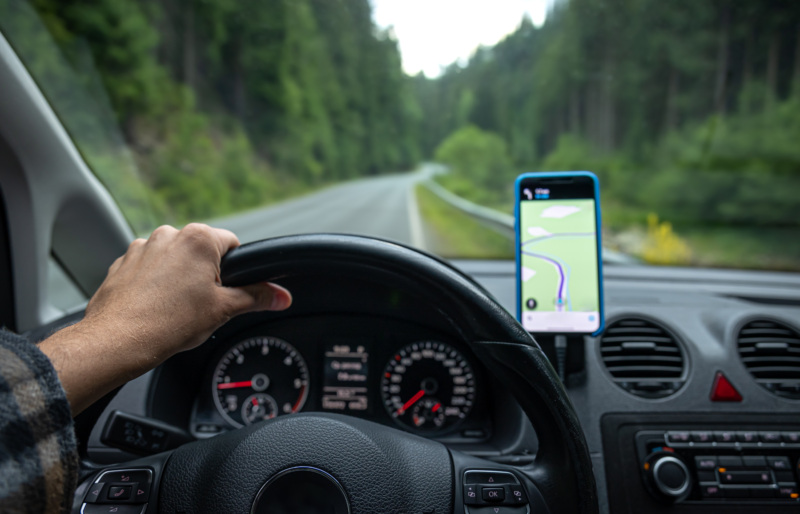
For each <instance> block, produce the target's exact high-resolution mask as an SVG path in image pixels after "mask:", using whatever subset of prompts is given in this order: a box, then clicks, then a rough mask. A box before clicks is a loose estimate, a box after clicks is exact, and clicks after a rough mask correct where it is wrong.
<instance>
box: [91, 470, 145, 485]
mask: <svg viewBox="0 0 800 514" xmlns="http://www.w3.org/2000/svg"><path fill="white" fill-rule="evenodd" d="M152 477H153V472H152V471H150V470H149V469H123V470H119V471H106V472H105V473H103V474H102V475H100V478H99V479H98V480H97V481H98V482H120V483H123V484H126V483H134V482H144V483H146V484H149V483H150V481H151V480H152Z"/></svg>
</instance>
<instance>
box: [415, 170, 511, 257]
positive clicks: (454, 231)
mask: <svg viewBox="0 0 800 514" xmlns="http://www.w3.org/2000/svg"><path fill="white" fill-rule="evenodd" d="M416 195H417V203H418V204H419V209H420V213H421V214H422V219H423V220H424V221H425V224H426V226H427V229H428V236H429V238H428V240H429V242H430V244H432V245H433V248H431V250H432V251H433V252H434V253H436V254H437V255H440V256H442V257H450V258H467V259H513V258H514V241H512V240H511V239H509V238H507V237H505V236H503V235H501V234H498V233H497V232H495V231H494V230H492V229H490V228H488V227H486V226H484V225H482V224H481V223H480V222H478V221H476V220H475V219H473V218H472V217H470V216H469V215H467V214H464V213H463V212H461V211H460V210H458V209H456V208H455V207H453V206H451V205H450V204H448V203H447V202H445V201H444V200H442V199H441V198H439V197H438V196H436V195H435V194H434V193H432V192H431V191H430V190H429V189H428V188H427V187H425V186H424V185H422V184H419V185H417V187H416Z"/></svg>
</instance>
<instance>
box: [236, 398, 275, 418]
mask: <svg viewBox="0 0 800 514" xmlns="http://www.w3.org/2000/svg"><path fill="white" fill-rule="evenodd" d="M277 415H278V404H277V403H275V400H274V399H273V398H272V396H270V395H268V394H264V393H256V394H252V395H250V396H248V397H247V399H246V400H245V401H244V404H243V405H242V420H243V421H244V422H245V424H246V425H252V424H253V423H258V422H259V421H266V420H268V419H272V418H274V417H275V416H277Z"/></svg>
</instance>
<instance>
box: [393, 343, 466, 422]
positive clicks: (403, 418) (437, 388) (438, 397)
mask: <svg viewBox="0 0 800 514" xmlns="http://www.w3.org/2000/svg"><path fill="white" fill-rule="evenodd" d="M381 389H382V393H383V405H384V407H385V408H386V412H387V413H388V414H389V416H391V417H392V418H393V419H394V420H395V422H397V423H398V424H400V425H402V426H404V427H406V428H410V429H412V430H415V431H418V432H435V431H444V430H447V429H451V428H453V427H455V426H456V425H458V424H459V423H460V422H461V421H462V420H463V419H465V418H466V417H467V416H468V415H469V413H470V411H471V410H472V404H473V402H474V400H475V374H474V373H473V372H472V368H471V367H470V365H469V363H468V362H467V360H466V359H465V358H464V356H463V355H462V354H461V353H460V352H459V351H458V350H456V349H455V348H453V347H452V346H450V345H448V344H445V343H439V342H435V341H425V342H420V343H412V344H410V345H408V346H405V347H404V348H402V349H401V350H400V351H398V352H397V353H396V354H395V355H394V356H392V358H391V360H390V361H389V363H388V364H387V365H386V369H385V370H384V372H383V378H382V379H381Z"/></svg>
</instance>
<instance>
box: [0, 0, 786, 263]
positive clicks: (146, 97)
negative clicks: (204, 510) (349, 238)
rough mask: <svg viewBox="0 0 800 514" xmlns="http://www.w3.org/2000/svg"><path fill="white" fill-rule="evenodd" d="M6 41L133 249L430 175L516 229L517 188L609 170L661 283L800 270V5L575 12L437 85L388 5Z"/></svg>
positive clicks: (16, 25)
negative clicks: (358, 188)
mask: <svg viewBox="0 0 800 514" xmlns="http://www.w3.org/2000/svg"><path fill="white" fill-rule="evenodd" d="M424 14H425V13H420V16H424ZM447 23H448V20H442V27H443V31H442V37H446V27H447ZM37 24H38V25H37ZM40 25H41V26H43V28H42V29H41V30H39V29H38V28H37V27H39V26H40ZM0 27H2V29H3V31H4V33H5V34H6V35H7V36H10V37H9V39H10V40H11V41H12V43H13V44H14V46H15V47H16V48H17V49H18V51H20V53H21V54H22V55H24V56H25V57H26V65H27V66H28V67H29V68H30V69H31V70H32V71H33V72H34V75H35V76H36V77H37V81H38V82H39V84H40V86H41V87H42V89H43V90H44V92H45V94H46V95H47V96H49V97H51V99H54V98H55V97H60V98H61V101H58V102H54V104H58V105H62V106H64V107H62V112H59V115H60V117H61V118H62V121H63V122H64V124H65V125H66V126H67V128H68V130H69V131H70V134H71V135H72V136H73V138H74V139H75V140H76V142H77V143H78V146H79V147H80V149H81V152H82V153H83V154H84V156H85V158H86V160H87V162H89V164H90V166H91V167H92V169H93V170H94V171H95V173H96V174H97V175H98V177H100V178H101V180H102V181H104V182H105V183H106V184H107V185H108V186H109V189H110V190H112V192H113V193H114V194H115V195H116V197H117V201H118V202H120V203H121V204H122V205H123V208H125V206H130V208H126V209H125V213H126V216H128V218H129V221H130V222H131V223H132V225H133V226H134V229H135V230H136V231H137V232H144V231H146V230H149V229H150V228H152V226H153V225H154V223H155V222H156V221H158V222H164V221H166V222H171V223H182V222H184V221H186V220H190V219H208V218H211V217H215V216H220V215H224V214H226V213H230V212H235V211H238V210H243V209H247V208H252V207H256V206H259V205H263V204H264V203H268V202H272V201H277V200H280V199H285V198H287V197H289V196H291V195H294V194H302V193H303V192H306V191H309V190H311V189H313V188H318V187H323V186H325V185H327V184H331V183H334V182H337V181H342V180H348V179H353V178H357V177H363V176H370V175H378V174H383V173H394V172H403V171H409V170H412V169H414V168H415V167H416V166H417V165H418V164H419V163H420V162H423V161H426V160H428V161H438V162H441V163H444V164H446V165H448V166H449V169H450V171H449V173H447V174H445V175H442V176H440V177H438V178H437V180H439V181H440V182H441V183H442V184H443V185H444V186H445V187H447V188H449V189H451V190H452V191H453V192H455V193H456V194H459V195H461V196H464V197H466V198H468V199H470V200H473V201H475V202H478V203H481V204H484V205H488V206H491V207H495V208H498V209H501V210H504V211H506V212H510V209H511V204H512V198H511V196H512V191H511V184H512V183H513V178H514V177H515V176H516V175H517V174H518V173H520V172H524V171H535V170H569V169H588V170H591V171H594V172H596V173H597V174H598V175H599V177H600V179H601V184H602V192H603V193H602V194H603V214H604V223H605V227H606V236H607V237H606V243H607V244H608V245H609V246H611V247H615V248H617V249H620V250H622V251H624V252H628V253H633V254H636V255H640V256H643V257H644V258H645V260H648V261H650V262H654V263H663V264H704V265H722V266H743V267H761V268H780V269H789V268H792V269H798V268H800V216H798V215H797V213H798V207H800V200H798V192H800V3H798V2H797V1H794V0H761V1H758V2H741V1H735V0H707V1H700V2H698V1H692V0H671V1H669V2H664V1H661V0H560V1H557V2H555V4H554V5H553V6H552V8H551V11H550V12H549V14H548V17H547V20H546V22H545V23H544V25H542V26H541V27H536V26H534V25H533V24H532V23H531V21H530V20H529V19H528V18H525V17H521V20H520V24H519V26H518V28H517V29H516V30H515V31H514V32H513V33H511V34H510V35H509V36H507V37H506V38H505V39H504V40H502V41H500V42H499V43H498V44H497V45H495V46H492V47H481V48H479V49H478V50H476V51H475V53H474V54H473V55H472V57H471V58H470V59H469V61H468V62H467V63H454V64H452V65H450V66H448V67H447V68H446V69H444V70H443V73H442V74H441V76H438V77H435V78H428V77H425V76H424V75H421V74H420V75H417V76H413V77H412V76H407V75H406V74H404V73H403V71H402V67H401V55H400V53H399V51H398V44H397V41H396V40H395V37H394V34H393V31H392V30H391V28H388V29H384V28H379V27H377V26H376V25H375V24H374V22H373V21H372V16H371V5H370V2H369V0H269V1H260V2H256V1H254V0H68V1H67V0H9V1H7V2H2V3H0ZM45 40H49V41H55V43H56V46H57V52H56V51H54V50H50V49H49V47H48V45H47V44H46V41H45ZM68 75H69V76H70V77H71V78H69V80H68V79H67V76H68ZM98 103H101V104H102V103H105V104H107V107H108V108H107V109H106V111H108V113H110V114H103V113H102V112H99V111H97V109H96V108H95V107H92V106H93V105H95V104H98ZM98 120H100V121H98ZM109 127H114V131H112V130H109ZM112 132H113V133H114V134H113V137H112V136H110V135H109V134H111V133H112ZM123 161H125V162H123ZM126 163H127V164H126ZM125 166H127V167H128V168H130V169H135V170H138V171H135V172H133V171H132V172H131V173H130V174H125V173H121V172H120V170H121V169H123V168H125ZM145 204H146V208H144V205H145Z"/></svg>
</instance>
